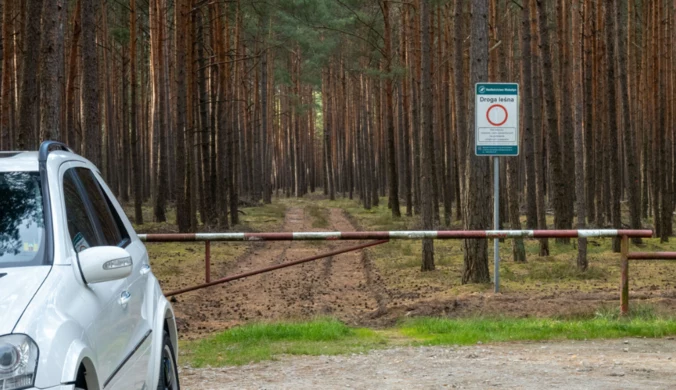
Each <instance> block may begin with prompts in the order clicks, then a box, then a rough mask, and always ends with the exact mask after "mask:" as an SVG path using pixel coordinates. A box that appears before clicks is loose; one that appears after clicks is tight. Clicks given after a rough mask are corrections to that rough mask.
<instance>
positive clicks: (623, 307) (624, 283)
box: [620, 236, 629, 316]
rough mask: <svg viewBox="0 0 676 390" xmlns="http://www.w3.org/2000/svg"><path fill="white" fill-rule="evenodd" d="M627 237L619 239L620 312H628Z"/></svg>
mask: <svg viewBox="0 0 676 390" xmlns="http://www.w3.org/2000/svg"><path fill="white" fill-rule="evenodd" d="M628 254H629V239H628V238H627V236H622V240H621V241H620V272H621V274H622V279H621V281H620V314H621V315H623V316H624V315H627V314H629V258H628Z"/></svg>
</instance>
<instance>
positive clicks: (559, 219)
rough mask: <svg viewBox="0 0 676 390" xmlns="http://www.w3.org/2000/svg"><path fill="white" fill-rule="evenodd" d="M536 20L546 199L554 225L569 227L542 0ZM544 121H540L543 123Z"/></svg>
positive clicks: (544, 9)
mask: <svg viewBox="0 0 676 390" xmlns="http://www.w3.org/2000/svg"><path fill="white" fill-rule="evenodd" d="M536 3H537V13H538V19H539V29H540V30H539V36H540V56H541V63H542V83H543V85H544V87H543V91H544V93H543V97H544V106H545V118H546V126H547V144H548V145H547V146H548V148H547V157H548V158H547V160H548V164H549V167H548V168H549V172H550V173H551V178H550V179H551V183H552V185H551V187H552V188H549V200H550V202H551V204H552V205H553V206H554V227H555V228H556V229H566V228H569V227H567V226H566V225H565V222H566V218H565V214H566V212H567V210H565V209H564V208H565V206H564V205H565V203H564V202H563V198H564V196H565V194H564V192H565V188H564V187H563V181H562V179H561V178H562V171H561V148H560V146H559V134H558V130H557V129H558V123H557V112H556V99H555V96H554V75H553V69H552V53H551V45H550V39H549V31H548V28H547V10H546V5H545V2H544V0H536ZM544 123H545V121H543V124H544Z"/></svg>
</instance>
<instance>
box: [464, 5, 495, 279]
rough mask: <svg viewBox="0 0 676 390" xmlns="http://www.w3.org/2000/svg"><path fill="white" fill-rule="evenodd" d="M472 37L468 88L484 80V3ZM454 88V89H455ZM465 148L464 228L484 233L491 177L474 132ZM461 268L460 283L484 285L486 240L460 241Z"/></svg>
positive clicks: (475, 13) (475, 12) (474, 8)
mask: <svg viewBox="0 0 676 390" xmlns="http://www.w3.org/2000/svg"><path fill="white" fill-rule="evenodd" d="M471 15H472V36H471V42H470V77H471V79H470V85H472V86H474V85H475V84H476V83H478V82H481V81H484V80H487V79H488V0H475V1H473V2H472V5H471ZM456 88H457V86H456ZM474 110H475V107H474V105H472V104H470V108H469V115H468V116H469V117H470V118H473V117H474V114H475V112H474ZM466 128H467V130H466V131H467V135H468V137H467V144H466V147H465V158H466V163H465V185H464V188H463V200H464V203H465V212H464V215H465V218H464V228H465V229H466V230H475V229H476V230H481V229H487V228H488V227H489V226H490V223H491V212H490V204H491V180H490V178H491V174H490V169H489V159H487V158H484V157H477V156H476V155H475V154H474V153H473V148H474V141H475V140H474V131H473V129H472V128H471V126H467V127H466ZM463 247H464V250H465V251H464V265H463V272H462V283H463V284H466V283H488V282H489V281H490V275H489V273H488V247H487V242H486V240H464V241H463Z"/></svg>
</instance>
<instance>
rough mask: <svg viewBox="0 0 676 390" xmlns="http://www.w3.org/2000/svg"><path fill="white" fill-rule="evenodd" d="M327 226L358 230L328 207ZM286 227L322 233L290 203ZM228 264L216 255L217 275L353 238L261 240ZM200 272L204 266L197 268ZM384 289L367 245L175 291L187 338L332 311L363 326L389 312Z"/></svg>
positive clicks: (296, 256)
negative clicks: (179, 292)
mask: <svg viewBox="0 0 676 390" xmlns="http://www.w3.org/2000/svg"><path fill="white" fill-rule="evenodd" d="M329 224H330V230H336V231H350V230H352V231H353V230H355V229H354V226H353V225H352V223H350V222H349V221H348V219H347V218H346V217H345V215H344V213H343V211H342V210H340V209H330V210H329ZM283 230H284V231H317V230H325V229H315V228H312V218H311V217H310V216H309V215H308V214H307V213H305V211H304V210H303V209H302V208H298V207H292V208H289V209H287V212H286V216H285V219H284V225H283ZM236 245H252V247H251V249H250V250H249V251H248V252H247V253H246V254H245V255H243V256H241V257H240V258H239V259H237V260H236V261H234V262H231V263H221V264H219V259H217V258H214V259H212V262H213V264H214V265H213V266H212V270H213V271H214V272H213V275H212V279H216V278H217V277H223V276H226V275H234V274H239V273H242V272H249V271H252V270H256V269H260V268H264V267H267V266H270V265H274V264H280V263H285V262H289V261H295V260H300V259H302V258H305V257H309V256H313V255H316V254H320V253H324V252H329V251H333V250H336V249H340V248H345V247H350V246H354V245H357V244H356V242H347V241H346V242H340V241H320V242H300V241H297V242H294V241H282V242H258V243H250V244H236ZM196 272H201V271H200V270H196ZM386 302H387V291H386V289H385V288H384V285H383V284H382V281H381V279H380V277H379V276H378V275H377V272H376V271H375V270H374V268H373V266H372V265H371V263H370V261H369V259H368V257H367V256H365V255H364V253H363V251H358V252H348V253H345V254H341V255H337V256H333V257H330V258H326V259H322V260H318V261H314V262H309V263H305V264H301V265H298V266H294V267H289V268H285V269H281V270H277V271H273V272H269V273H266V274H261V275H256V276H252V277H249V278H245V279H241V280H238V281H235V282H232V283H227V284H222V285H217V286H213V287H209V288H206V289H203V290H198V291H196V292H193V293H189V294H186V295H183V296H179V297H178V302H176V303H174V306H175V308H176V311H177V316H178V317H179V318H178V319H179V321H178V322H179V325H180V328H181V329H180V331H181V333H182V337H186V338H195V337H199V336H201V335H204V334H208V333H211V332H214V331H218V330H222V329H226V328H228V327H231V326H234V325H237V324H241V323H244V322H251V321H275V320H293V319H309V318H312V317H315V316H321V315H330V316H332V317H336V318H338V319H340V320H342V321H344V322H346V323H348V324H352V325H358V324H363V323H364V322H367V319H368V318H372V317H373V316H377V315H379V314H381V313H383V312H384V310H385V306H386Z"/></svg>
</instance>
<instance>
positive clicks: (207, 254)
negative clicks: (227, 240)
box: [204, 240, 211, 283]
mask: <svg viewBox="0 0 676 390" xmlns="http://www.w3.org/2000/svg"><path fill="white" fill-rule="evenodd" d="M204 282H205V283H209V282H211V241H208V240H207V241H204Z"/></svg>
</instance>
